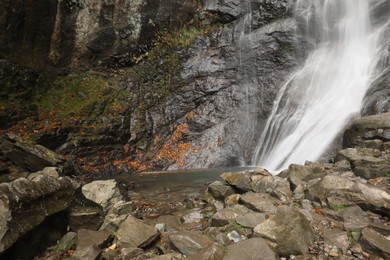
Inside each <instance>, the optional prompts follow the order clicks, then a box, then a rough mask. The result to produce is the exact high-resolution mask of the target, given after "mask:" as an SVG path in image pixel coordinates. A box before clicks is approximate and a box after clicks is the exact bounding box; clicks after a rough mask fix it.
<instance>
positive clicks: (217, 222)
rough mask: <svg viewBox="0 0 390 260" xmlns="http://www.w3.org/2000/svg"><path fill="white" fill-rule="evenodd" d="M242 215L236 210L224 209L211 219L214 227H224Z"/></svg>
mask: <svg viewBox="0 0 390 260" xmlns="http://www.w3.org/2000/svg"><path fill="white" fill-rule="evenodd" d="M239 215H240V212H239V211H237V210H235V209H230V208H226V209H222V210H220V211H218V212H217V213H215V214H214V216H213V217H212V218H211V225H212V226H214V227H222V226H225V225H227V224H229V223H233V222H234V221H235V220H236V218H237V217H238V216H239Z"/></svg>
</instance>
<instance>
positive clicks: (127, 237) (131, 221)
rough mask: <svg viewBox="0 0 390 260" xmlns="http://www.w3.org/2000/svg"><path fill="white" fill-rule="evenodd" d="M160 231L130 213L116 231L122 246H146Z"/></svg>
mask: <svg viewBox="0 0 390 260" xmlns="http://www.w3.org/2000/svg"><path fill="white" fill-rule="evenodd" d="M158 234H159V233H158V231H157V230H156V229H155V228H154V227H151V226H148V225H146V224H145V223H143V222H142V221H141V220H139V219H137V218H135V217H133V216H131V215H129V216H128V217H127V218H126V219H125V220H124V221H123V222H122V223H121V224H120V225H119V228H118V230H117V232H116V237H117V240H118V243H119V244H120V245H121V246H122V247H145V246H147V245H149V244H150V243H151V242H152V241H153V240H154V239H155V238H156V237H157V236H158Z"/></svg>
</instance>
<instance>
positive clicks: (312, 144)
mask: <svg viewBox="0 0 390 260" xmlns="http://www.w3.org/2000/svg"><path fill="white" fill-rule="evenodd" d="M368 2H369V1H367V0H324V1H314V0H312V1H308V0H298V1H297V5H296V12H299V14H298V13H297V15H299V16H300V17H302V16H303V17H304V18H305V19H304V20H305V21H306V24H305V25H304V27H305V28H304V31H305V33H307V34H312V33H313V31H315V33H316V34H317V35H318V38H317V41H316V42H314V43H313V42H312V43H313V44H315V50H314V51H313V52H312V53H311V54H310V55H309V57H308V58H307V60H306V62H305V64H304V66H303V67H302V68H301V69H300V70H299V71H297V72H296V73H295V74H294V75H293V76H292V77H291V79H290V80H289V81H288V82H287V83H286V84H285V86H283V87H282V88H281V90H280V92H279V93H278V96H277V99H276V101H275V103H274V107H273V110H272V112H271V115H270V117H269V119H268V122H267V124H266V127H265V129H264V132H263V133H262V136H261V138H260V141H259V144H258V146H257V147H256V149H255V151H254V155H253V159H252V163H253V164H254V165H260V166H263V167H265V168H267V169H270V170H272V171H280V170H282V169H285V168H287V167H288V165H289V164H291V163H303V162H304V161H305V160H312V161H315V160H317V159H318V158H319V157H320V156H321V155H322V154H323V153H324V152H325V151H326V149H327V148H328V146H329V145H330V144H331V143H332V141H333V140H334V138H335V137H336V136H337V134H338V133H339V132H340V131H341V130H342V129H343V128H344V127H345V124H346V123H347V122H348V119H349V118H350V116H351V115H352V114H354V113H357V112H359V111H360V109H361V104H362V100H363V98H364V95H365V93H366V91H367V89H368V87H369V83H370V77H371V74H372V73H373V70H374V65H375V57H376V38H377V37H376V34H375V33H374V32H373V30H372V28H371V26H370V19H369V3H368ZM313 28H314V30H313ZM305 36H306V37H310V35H305ZM307 39H308V40H309V39H310V38H307ZM318 39H319V40H318Z"/></svg>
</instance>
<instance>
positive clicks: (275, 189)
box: [251, 175, 292, 202]
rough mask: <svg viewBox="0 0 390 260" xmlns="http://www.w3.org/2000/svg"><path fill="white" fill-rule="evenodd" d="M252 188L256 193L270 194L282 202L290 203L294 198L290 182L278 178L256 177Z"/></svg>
mask: <svg viewBox="0 0 390 260" xmlns="http://www.w3.org/2000/svg"><path fill="white" fill-rule="evenodd" d="M251 187H252V190H253V191H254V192H259V193H269V194H271V195H272V196H273V197H275V198H277V199H279V200H281V201H282V202H286V201H289V200H291V197H292V192H291V189H290V184H289V182H288V181H287V180H286V179H283V178H280V177H278V176H261V175H254V176H252V183H251Z"/></svg>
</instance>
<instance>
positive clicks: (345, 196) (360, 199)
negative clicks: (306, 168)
mask: <svg viewBox="0 0 390 260" xmlns="http://www.w3.org/2000/svg"><path fill="white" fill-rule="evenodd" d="M306 196H307V198H308V199H310V200H319V201H321V202H322V203H323V204H327V205H329V206H330V207H332V208H335V207H340V206H342V207H345V206H352V205H359V206H361V207H362V208H364V209H375V210H376V211H382V212H384V213H385V214H387V215H389V214H390V208H389V206H388V205H389V203H390V194H388V193H387V192H386V191H384V190H381V189H379V188H375V187H372V186H369V185H367V184H364V183H362V182H361V181H359V180H355V179H354V178H350V177H342V176H335V175H328V176H326V177H324V178H323V179H322V180H321V181H318V182H316V183H315V184H313V185H312V186H310V187H309V188H308V189H307V190H306Z"/></svg>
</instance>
